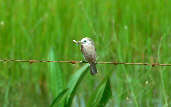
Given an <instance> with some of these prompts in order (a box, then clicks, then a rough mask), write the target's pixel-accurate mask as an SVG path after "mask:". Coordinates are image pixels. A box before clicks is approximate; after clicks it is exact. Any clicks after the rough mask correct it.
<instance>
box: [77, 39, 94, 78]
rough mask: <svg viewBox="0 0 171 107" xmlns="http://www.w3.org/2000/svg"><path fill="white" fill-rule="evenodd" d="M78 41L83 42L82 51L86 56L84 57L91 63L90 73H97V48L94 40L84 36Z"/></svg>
mask: <svg viewBox="0 0 171 107" xmlns="http://www.w3.org/2000/svg"><path fill="white" fill-rule="evenodd" d="M78 43H79V44H81V52H82V54H83V56H84V59H85V60H86V61H87V62H88V63H89V65H90V73H91V74H92V75H95V74H96V73H97V69H96V48H95V44H94V42H93V40H92V39H90V38H88V37H84V38H82V39H81V40H80V41H78Z"/></svg>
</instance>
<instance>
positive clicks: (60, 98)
mask: <svg viewBox="0 0 171 107" xmlns="http://www.w3.org/2000/svg"><path fill="white" fill-rule="evenodd" d="M67 91H68V89H65V90H63V91H62V92H61V93H59V95H58V96H57V97H56V98H55V99H54V100H53V101H52V103H51V105H50V107H54V106H55V105H58V104H59V102H60V101H61V100H62V98H63V97H64V96H65V95H66V92H67Z"/></svg>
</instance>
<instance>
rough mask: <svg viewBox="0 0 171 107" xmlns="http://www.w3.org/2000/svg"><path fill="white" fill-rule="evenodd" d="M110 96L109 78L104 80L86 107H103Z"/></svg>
mask: <svg viewBox="0 0 171 107" xmlns="http://www.w3.org/2000/svg"><path fill="white" fill-rule="evenodd" d="M111 96H112V90H111V86H110V80H109V78H107V79H104V80H103V81H102V82H101V83H100V85H99V86H98V87H97V89H96V90H95V92H94V94H92V96H91V97H90V100H89V102H88V107H104V106H105V105H106V103H107V102H108V101H109V99H110V98H111Z"/></svg>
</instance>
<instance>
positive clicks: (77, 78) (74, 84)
mask: <svg viewBox="0 0 171 107" xmlns="http://www.w3.org/2000/svg"><path fill="white" fill-rule="evenodd" d="M87 68H88V64H86V65H84V66H83V67H81V68H80V69H79V70H78V71H76V72H75V73H74V74H73V75H72V77H71V79H70V81H69V83H68V85H67V87H68V89H69V90H68V97H67V99H66V104H65V106H66V107H70V106H71V105H72V101H73V98H74V96H75V93H76V90H77V88H78V86H79V84H80V83H81V80H82V79H83V77H84V76H85V74H86V73H87V72H85V70H86V69H87Z"/></svg>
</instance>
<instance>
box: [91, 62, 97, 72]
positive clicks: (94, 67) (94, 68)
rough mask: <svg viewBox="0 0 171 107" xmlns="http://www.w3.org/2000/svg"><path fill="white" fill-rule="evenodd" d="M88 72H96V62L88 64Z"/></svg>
mask: <svg viewBox="0 0 171 107" xmlns="http://www.w3.org/2000/svg"><path fill="white" fill-rule="evenodd" d="M90 73H91V75H94V74H96V73H97V69H96V64H95V63H92V64H90Z"/></svg>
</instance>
